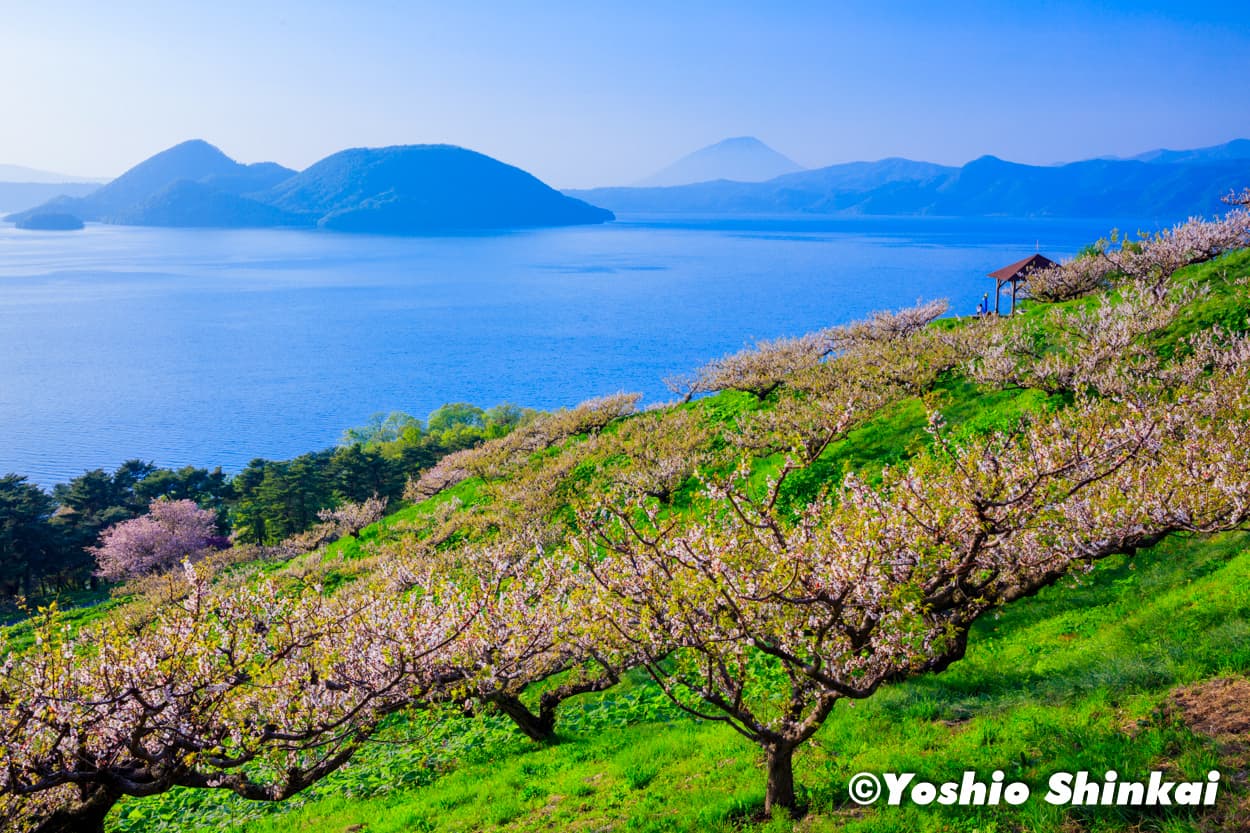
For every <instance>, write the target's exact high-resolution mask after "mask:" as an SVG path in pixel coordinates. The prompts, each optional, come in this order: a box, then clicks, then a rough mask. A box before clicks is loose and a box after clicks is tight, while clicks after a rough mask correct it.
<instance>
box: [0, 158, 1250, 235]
mask: <svg viewBox="0 0 1250 833" xmlns="http://www.w3.org/2000/svg"><path fill="white" fill-rule="evenodd" d="M769 166H773V167H774V168H776V167H782V168H787V169H788V168H790V167H791V166H793V167H797V166H795V165H794V163H793V162H791V161H790V160H788V159H786V158H785V157H784V156H781V155H780V154H778V153H776V152H775V151H773V150H772V149H771V148H768V147H767V146H766V145H764V144H763V143H761V142H759V141H758V140H756V139H751V138H739V139H729V140H726V141H725V142H720V143H718V144H716V145H712V146H710V147H708V148H704V149H703V150H700V151H696V152H695V153H693V154H691V155H690V156H687V157H685V158H684V159H682V160H679V161H678V162H677V163H675V164H674V165H672V166H670V167H669V168H667V169H665V171H662V172H661V173H660V174H657V175H656V177H655V178H656V179H659V180H661V181H662V180H663V179H664V178H665V177H668V178H676V179H681V178H683V177H688V176H702V175H704V174H706V173H709V172H716V173H718V175H719V174H724V173H727V172H729V171H731V170H736V171H738V173H737V174H736V175H737V176H741V177H753V176H757V175H763V173H765V172H766V171H767V169H768V168H769ZM1247 185H1250V140H1246V139H1237V140H1234V141H1232V142H1228V143H1226V144H1223V145H1216V146H1213V147H1207V148H1198V149H1194V150H1155V151H1150V152H1148V153H1143V154H1139V155H1138V156H1136V157H1133V158H1131V159H1114V158H1102V159H1090V160H1086V161H1082V162H1072V163H1068V164H1063V165H1049V166H1042V165H1023V164H1018V163H1014V162H1006V161H1004V160H1002V159H998V158H997V157H993V156H983V157H981V158H980V159H976V160H973V161H972V162H969V163H968V164H966V165H963V166H960V167H953V166H948V165H937V164H934V163H930V162H916V161H912V160H909V159H900V158H890V159H881V160H878V161H876V162H850V163H845V164H840V165H831V166H829V167H826V168H818V169H814V170H797V171H792V172H790V173H784V174H781V175H779V176H773V177H772V178H770V179H767V180H765V181H762V182H755V181H746V180H730V179H725V178H719V179H714V180H711V181H700V182H694V183H690V184H684V185H672V186H652V187H628V188H595V189H590V190H581V191H567V192H565V193H563V194H561V193H560V192H559V191H556V190H554V189H552V188H550V187H548V186H547V185H545V184H544V183H542V182H541V181H539V180H538V179H536V178H535V177H533V176H531V175H530V174H528V173H526V172H525V171H522V170H520V169H519V168H515V167H512V166H511V165H506V164H504V163H503V162H500V161H498V160H496V159H492V158H491V157H489V156H484V155H482V154H480V153H475V152H473V151H471V150H466V149H464V148H459V147H454V146H451V145H404V146H395V147H386V148H355V149H352V150H344V151H340V152H339V153H335V154H333V155H331V156H328V157H326V158H325V159H322V160H321V161H320V162H317V163H316V164H314V165H313V166H311V167H310V168H308V169H307V170H305V171H301V172H296V171H293V170H291V169H290V168H285V167H283V166H281V165H278V164H275V163H273V162H260V163H257V164H253V165H244V164H240V163H239V162H236V161H235V160H233V159H231V158H230V157H228V156H226V155H225V154H224V153H222V152H221V151H220V150H218V149H217V148H215V147H213V146H212V145H210V144H208V143H207V142H203V141H199V140H194V141H190V142H184V143H182V144H180V145H176V146H175V147H172V148H170V149H168V150H166V151H163V152H161V153H158V154H156V155H155V156H153V157H151V158H150V159H147V160H145V161H144V162H141V163H140V164H138V165H136V166H135V167H133V168H131V169H130V170H128V171H126V173H124V174H122V175H121V176H119V177H118V178H117V179H114V180H113V181H112V182H109V183H107V184H105V185H101V186H96V185H94V184H91V183H3V182H0V207H4V206H8V207H10V208H21V207H25V206H30V205H36V204H37V205H36V207H35V208H28V209H27V210H25V211H19V212H18V213H16V214H10V215H9V216H8V217H7V218H6V219H7V220H9V221H10V222H20V223H22V224H23V225H31V223H30V221H31V220H32V218H35V217H38V216H41V215H67V216H69V217H77V218H79V219H82V220H86V221H94V222H103V223H118V224H125V225H141V226H167V227H218V228H274V227H296V228H313V227H319V228H325V229H332V230H336V231H353V232H371V233H377V234H423V233H436V232H445V231H457V230H476V229H482V230H486V229H504V228H525V227H538V226H565V225H581V224H588V223H603V222H607V221H609V220H612V219H613V217H614V215H613V213H612V212H613V211H625V212H638V213H646V212H685V213H701V214H728V213H754V214H785V213H818V214H837V213H842V214H866V215H934V216H1016V217H1033V216H1058V217H1136V218H1144V217H1161V218H1174V217H1177V218H1178V217H1183V216H1186V215H1189V214H1211V213H1214V212H1216V211H1219V210H1221V209H1223V208H1224V206H1223V205H1222V204H1221V203H1220V201H1219V198H1220V197H1221V196H1222V195H1224V194H1227V193H1228V192H1229V191H1230V190H1233V189H1241V188H1243V187H1246V186H1247ZM55 194H61V196H54V195H55ZM596 206H603V208H599V207H596ZM608 209H610V210H608ZM60 222H64V220H60ZM34 224H35V225H38V224H39V223H38V222H36V223H34Z"/></svg>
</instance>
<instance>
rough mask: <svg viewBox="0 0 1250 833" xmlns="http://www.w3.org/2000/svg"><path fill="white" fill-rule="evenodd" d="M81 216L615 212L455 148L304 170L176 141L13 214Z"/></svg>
mask: <svg viewBox="0 0 1250 833" xmlns="http://www.w3.org/2000/svg"><path fill="white" fill-rule="evenodd" d="M49 213H57V214H72V215H74V216H77V217H80V218H81V219H83V220H87V221H92V222H101V223H114V224H118V225H132V226H156V227H164V228H286V227H289V228H325V229H331V230H336V231H354V232H369V233H376V234H430V233H438V232H456V231H473V230H483V229H511V228H533V227H544V226H568V225H583V224H593V223H603V222H607V221H609V220H611V219H612V218H613V215H612V212H610V211H607V210H604V209H602V208H597V207H595V206H592V205H589V204H587V203H585V202H583V201H581V200H578V199H575V198H573V197H568V196H565V195H563V194H561V193H560V192H558V191H556V190H554V189H553V188H550V187H549V186H547V185H545V184H544V183H542V182H541V181H539V180H538V179H537V178H535V177H534V176H532V175H530V174H528V173H526V172H525V171H522V170H521V169H519V168H515V167H513V166H511V165H507V164H504V163H503V162H500V161H498V160H496V159H492V158H490V157H489V156H485V155H483V154H480V153H475V152H474V151H471V150H466V149H464V148H460V147H455V146H453V145H402V146H394V147H385V148H353V149H351V150H344V151H341V152H339V153H336V154H332V155H331V156H328V157H326V158H325V159H323V160H321V161H320V162H317V163H316V164H314V165H312V166H311V167H309V168H308V169H306V170H304V171H302V172H296V171H293V170H291V169H290V168H286V167H283V166H282V165H278V164H276V163H273V162H259V163H255V164H251V165H243V164H240V163H239V162H236V161H235V160H233V159H231V158H230V157H228V156H226V155H225V154H224V153H222V152H221V151H220V150H219V149H218V148H216V147H214V146H213V145H210V144H209V143H207V142H204V141H202V140H198V139H197V140H192V141H188V142H183V143H181V144H179V145H175V146H174V147H172V148H169V149H168V150H164V151H162V152H160V153H158V154H156V155H155V156H153V157H151V158H149V159H146V160H144V161H143V162H140V163H139V164H138V165H135V166H134V167H133V168H131V169H130V170H128V171H126V172H125V173H124V174H122V175H121V176H119V177H117V178H116V179H114V180H113V181H111V182H109V183H107V184H105V185H102V186H100V188H98V189H97V190H95V191H92V192H91V193H89V194H86V195H85V196H72V197H71V196H61V197H56V198H54V199H52V200H50V201H49V202H47V203H44V204H43V205H40V206H36V207H34V208H31V209H28V210H26V211H20V212H17V213H15V214H10V215H9V216H8V217H7V218H6V219H7V220H8V221H9V222H13V223H17V224H18V225H19V226H25V224H27V223H29V222H30V221H31V219H32V218H33V217H36V216H40V215H47V214H49Z"/></svg>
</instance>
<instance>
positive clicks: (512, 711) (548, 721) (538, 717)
mask: <svg viewBox="0 0 1250 833" xmlns="http://www.w3.org/2000/svg"><path fill="white" fill-rule="evenodd" d="M490 701H491V702H492V703H494V704H495V705H496V706H498V707H499V710H500V711H502V712H503V713H504V714H506V715H508V717H510V718H512V722H513V723H515V724H516V725H517V728H518V729H520V730H521V731H522V732H523V733H524V734H525V736H526V737H527V738H529V739H530V740H536V741H538V742H539V743H550V742H552V741H554V740H555V739H556V715H555V710H554V709H551V710H547V709H543V711H542V714H534V713H533V712H532V711H530V710H529V708H527V707H526V705H525V704H524V703H522V702H521V700H520V698H518V697H513V696H512V695H510V694H497V695H495V696H494V697H491V698H490Z"/></svg>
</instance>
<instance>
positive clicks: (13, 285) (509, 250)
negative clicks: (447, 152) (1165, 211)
mask: <svg viewBox="0 0 1250 833" xmlns="http://www.w3.org/2000/svg"><path fill="white" fill-rule="evenodd" d="M1111 225H1113V224H1112V223H1111V222H1110V221H1097V220H1080V221H1061V220H1044V221H1033V220H1030V221H1024V220H973V221H969V220H946V219H906V220H899V219H828V218H810V219H809V218H785V219H775V218H759V219H742V218H735V219H732V220H700V221H695V220H690V219H687V218H682V219H679V220H674V219H664V218H659V219H656V218H628V217H626V218H623V219H622V220H621V221H619V222H617V223H613V224H610V225H607V226H597V227H588V228H574V229H558V230H542V231H525V232H515V233H507V234H493V235H483V236H462V237H441V238H387V237H369V236H348V235H337V234H329V233H317V232H295V231H199V230H195V231H192V230H158V229H141V228H124V227H116V226H98V225H93V226H88V228H87V229H86V230H85V231H83V232H78V233H61V234H58V233H41V232H23V231H18V230H16V229H15V228H13V227H12V226H9V225H0V473H4V472H9V471H13V472H18V473H21V474H26V475H29V476H30V477H31V479H32V480H34V481H36V482H38V483H41V484H43V485H45V486H47V485H51V484H53V483H56V482H60V481H64V480H67V479H69V478H71V477H74V476H76V475H78V474H80V473H82V471H84V470H85V469H88V468H94V467H104V468H112V467H114V466H116V465H117V464H118V463H120V462H121V461H123V460H125V459H128V458H132V457H141V458H144V459H148V460H153V461H155V462H156V463H158V464H160V465H165V466H179V465H185V464H194V465H199V466H216V465H221V466H223V467H224V468H226V469H228V470H237V469H238V468H240V467H242V466H243V465H244V464H246V462H247V461H248V460H250V459H252V458H254V457H269V458H272V459H280V458H287V457H292V456H295V455H297V454H300V453H302V452H305V451H310V450H314V449H318V448H324V447H326V446H329V445H333V444H334V443H335V441H336V440H337V439H338V437H339V435H340V434H341V433H342V431H343V429H344V428H347V427H350V426H353V425H358V424H360V423H363V422H365V421H366V420H367V419H368V417H369V416H370V415H371V414H373V413H375V412H378V411H390V410H403V411H407V412H409V413H412V414H414V415H417V416H420V417H422V418H424V417H425V415H426V414H428V413H429V412H430V411H431V410H433V409H434V408H436V407H438V406H439V405H441V404H443V403H445V402H451V401H468V402H473V403H475V404H479V405H482V406H484V407H485V406H490V405H493V404H497V403H499V402H505V401H506V402H513V403H516V404H519V405H526V406H532V407H537V408H553V407H558V406H561V405H572V404H575V403H577V402H579V401H581V400H583V399H586V398H588V397H591V396H597V395H601V394H606V393H612V392H615V391H618V390H631V391H641V392H642V393H644V394H645V396H646V399H647V400H648V401H652V402H654V401H663V400H665V399H667V398H669V394H668V393H667V391H666V390H665V388H664V386H663V384H662V382H661V380H662V379H663V377H665V376H668V375H670V374H673V373H676V372H682V371H688V370H690V369H693V368H694V367H697V366H698V365H700V364H702V363H703V362H705V361H707V360H708V359H710V358H713V357H716V356H719V355H723V354H725V353H727V352H731V351H734V350H737V349H739V348H741V347H743V346H744V345H746V344H748V343H750V342H752V341H753V340H754V339H757V338H774V337H777V336H782V335H797V334H801V333H804V332H807V331H810V330H813V329H817V328H820V327H824V326H827V325H830V324H836V323H840V322H845V321H849V320H852V319H855V318H858V317H862V316H863V315H865V314H866V313H869V312H871V311H873V310H877V309H884V308H897V307H899V306H905V305H909V304H911V303H913V302H915V301H916V300H917V299H919V298H925V299H928V298H934V297H945V298H949V299H950V300H951V302H952V304H953V308H954V311H955V312H957V313H959V314H964V315H966V314H970V313H972V312H973V310H974V309H975V307H976V304H977V301H978V300H980V298H981V295H982V293H984V292H985V291H986V290H987V289H989V288H990V281H989V279H988V278H986V277H984V276H985V274H986V273H987V272H989V271H991V270H992V269H996V268H998V267H1000V266H1003V265H1006V264H1007V263H1009V262H1012V261H1014V260H1017V259H1019V258H1022V257H1025V256H1027V255H1029V254H1032V253H1033V252H1034V251H1035V247H1036V246H1038V245H1040V248H1041V251H1042V252H1043V253H1044V254H1047V255H1049V256H1051V257H1056V258H1057V257H1059V256H1068V255H1071V254H1073V253H1075V252H1076V251H1077V250H1079V249H1080V248H1081V246H1083V245H1085V244H1086V243H1088V242H1090V241H1091V240H1093V239H1096V238H1097V237H1099V236H1101V235H1102V234H1104V233H1105V232H1106V231H1107V230H1108V229H1109V228H1110V227H1111ZM1120 225H1121V226H1127V227H1129V228H1136V227H1137V226H1138V225H1140V224H1133V223H1125V222H1123V221H1121V222H1120Z"/></svg>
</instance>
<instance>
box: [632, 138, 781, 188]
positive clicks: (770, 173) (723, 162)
mask: <svg viewBox="0 0 1250 833" xmlns="http://www.w3.org/2000/svg"><path fill="white" fill-rule="evenodd" d="M801 170H803V167H802V166H801V165H799V164H798V163H796V162H795V161H794V160H792V159H790V158H789V157H787V156H785V155H784V154H781V153H779V152H777V151H776V150H774V149H773V148H771V147H769V146H768V145H766V144H764V143H763V142H761V141H760V140H759V139H757V138H755V137H754V136H734V137H732V138H729V139H722V140H721V141H719V142H716V143H715V144H711V145H708V146H706V147H702V148H699V149H698V150H696V151H693V152H691V153H688V154H686V155H685V156H683V157H681V158H680V159H678V160H676V161H675V162H672V163H671V164H669V165H666V166H665V167H663V168H661V169H660V170H658V171H656V172H655V173H653V174H651V175H650V176H648V177H644V178H643V179H641V180H639V181H638V182H637V183H635V186H636V187H664V186H673V185H689V184H692V183H696V182H712V181H715V180H722V179H723V180H729V181H732V182H763V181H765V180H769V179H773V178H774V177H777V176H781V175H782V174H788V173H794V172H795V171H801Z"/></svg>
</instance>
